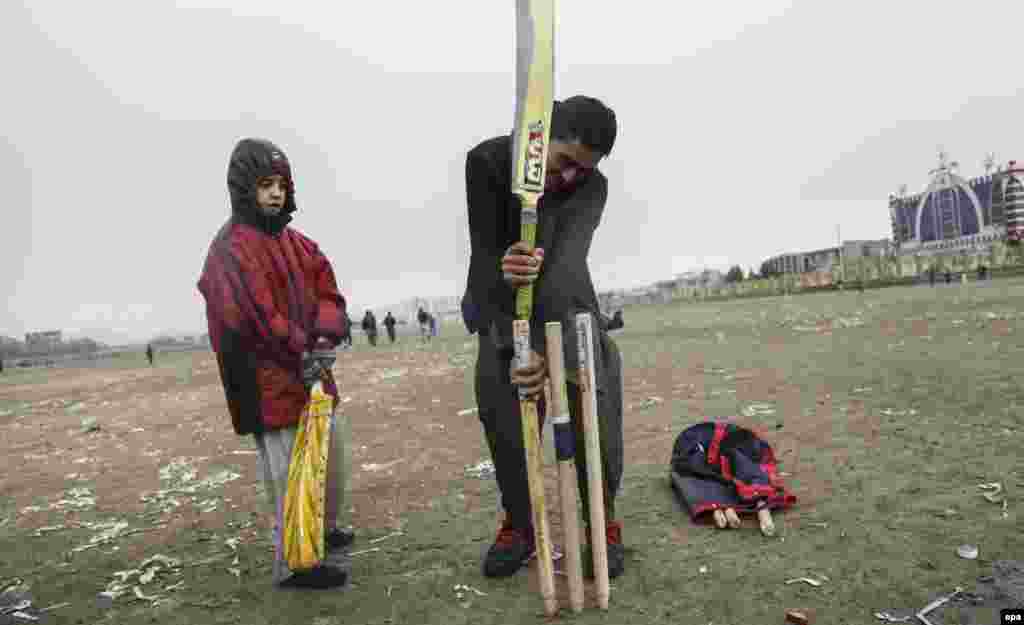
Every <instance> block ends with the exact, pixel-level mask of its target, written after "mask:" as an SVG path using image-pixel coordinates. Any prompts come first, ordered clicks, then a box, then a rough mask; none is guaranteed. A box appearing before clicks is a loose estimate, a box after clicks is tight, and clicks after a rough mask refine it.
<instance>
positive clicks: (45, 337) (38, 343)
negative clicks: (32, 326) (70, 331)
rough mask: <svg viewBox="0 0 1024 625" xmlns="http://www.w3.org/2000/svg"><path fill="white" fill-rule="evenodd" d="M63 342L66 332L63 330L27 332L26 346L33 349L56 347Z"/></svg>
mask: <svg viewBox="0 0 1024 625" xmlns="http://www.w3.org/2000/svg"><path fill="white" fill-rule="evenodd" d="M63 342H64V333H63V332H62V331H61V330H48V331H46V332H26V333H25V347H26V348H28V349H29V350H33V351H38V350H46V349H54V348H56V347H59V346H60V344H61V343H63Z"/></svg>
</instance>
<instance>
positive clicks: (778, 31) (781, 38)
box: [0, 0, 1024, 340]
mask: <svg viewBox="0 0 1024 625" xmlns="http://www.w3.org/2000/svg"><path fill="white" fill-rule="evenodd" d="M558 11H559V23H558V30H557V34H556V55H557V59H556V65H557V71H558V75H557V79H556V94H557V97H560V98H564V97H568V96H571V95H575V94H587V95H592V96H595V97H598V98H601V99H602V100H604V101H605V102H606V103H607V104H608V105H610V106H611V107H612V108H613V109H615V111H616V114H617V116H618V120H619V138H618V140H617V142H616V146H615V150H614V151H613V153H612V155H611V157H610V158H609V159H608V160H607V162H606V163H604V164H603V166H602V167H603V170H604V171H605V173H606V174H607V176H608V178H609V181H610V193H609V198H608V205H607V208H606V211H605V217H604V219H603V221H602V224H601V227H600V228H599V230H598V232H597V235H596V240H595V243H594V246H593V249H592V251H591V260H590V262H591V269H592V272H593V274H594V278H595V281H596V283H597V286H598V288H599V289H601V290H604V289H609V288H620V287H630V286H639V285H644V284H648V283H650V282H652V281H655V280H659V279H665V278H669V277H671V276H672V275H673V274H674V273H678V272H682V271H686V270H689V269H693V268H699V267H702V266H706V265H707V266H713V267H726V266H727V265H729V264H732V263H738V264H741V265H743V266H744V267H750V266H753V267H757V266H758V265H759V263H760V262H761V261H762V260H763V259H764V258H766V257H768V256H771V255H774V254H777V253H781V252H784V251H798V250H801V249H814V248H821V247H826V246H829V245H832V244H834V243H835V240H836V226H837V225H841V233H842V237H843V238H845V239H857V238H882V237H887V236H889V218H888V212H887V208H886V196H887V194H888V193H889V192H890V191H893V190H895V189H896V188H897V187H898V186H899V185H900V184H902V183H906V184H908V185H909V187H910V189H911V190H917V189H919V188H920V187H922V186H923V185H924V184H925V183H926V182H927V180H926V176H927V172H928V169H929V168H931V167H932V166H934V164H935V161H936V156H935V153H936V150H937V147H938V146H939V145H940V144H941V145H943V146H945V148H946V150H947V151H948V152H949V153H950V156H951V158H953V159H956V160H959V161H960V163H961V173H962V174H964V175H966V176H973V175H977V174H980V173H982V161H983V159H984V157H985V154H986V152H988V151H993V152H995V153H996V155H997V158H999V159H1000V160H1002V161H1005V160H1008V159H1010V158H1014V157H1017V158H1024V141H1022V136H1024V133H1022V130H1021V128H1022V127H1024V125H1022V123H1021V122H1022V120H1021V115H1022V112H1024V95H1022V92H1021V84H1022V80H1021V78H1020V77H1021V41H1022V40H1021V36H1020V32H1021V31H1020V25H1021V24H1024V3H1021V2H1019V1H1015V0H1005V1H998V2H997V1H983V0H979V1H977V2H973V3H970V4H967V3H952V2H938V3H937V2H925V1H910V0H895V1H891V0H890V1H884V2H883V1H881V0H877V1H875V0H867V1H864V2H857V3H853V2H847V1H840V0H808V1H801V2H781V1H777V0H750V1H748V0H733V1H730V2H721V3H690V2H655V1H654V0H640V1H638V2H634V3H623V2H617V3H612V2H606V1H603V0H559V8H558ZM0 23H2V24H3V25H4V27H3V32H4V36H3V37H2V38H0V55H2V58H3V59H4V61H3V68H4V71H3V79H2V82H0V85H2V87H0V89H2V93H3V97H2V98H0V114H2V115H0V119H2V124H3V133H2V136H0V167H2V171H3V175H2V176H0V180H2V185H3V193H2V195H0V197H2V199H3V202H4V205H5V206H4V208H5V211H4V216H5V218H4V227H3V237H2V241H3V243H2V247H0V287H2V289H3V291H4V293H5V295H6V297H7V306H6V308H5V309H4V310H3V311H0V334H6V335H13V336H19V337H20V336H21V335H22V333H24V332H26V331H33V330H45V329H64V330H65V331H68V332H71V333H84V334H86V335H90V336H94V337H97V338H100V339H101V340H144V339H147V338H150V337H151V336H152V335H153V334H155V333H157V332H162V331H168V332H200V331H204V329H205V320H204V316H203V303H202V299H201V297H200V296H199V294H198V292H197V290H196V288H195V284H196V280H197V279H198V276H199V272H200V270H201V268H202V263H203V260H204V257H205V254H206V250H207V247H208V244H209V241H210V239H211V237H212V236H213V235H214V233H215V232H216V231H217V229H218V228H219V227H220V225H221V224H222V223H223V221H224V220H225V218H226V217H227V215H228V213H229V204H228V195H227V189H226V182H225V175H226V168H227V159H228V156H229V154H230V151H231V149H232V147H233V146H234V144H235V142H236V141H237V140H238V139H240V138H242V137H244V136H262V137H267V138H269V139H271V140H273V141H274V142H276V143H278V144H279V145H280V146H281V147H282V148H284V150H285V151H286V153H287V154H288V156H289V158H290V159H291V161H292V166H293V169H294V172H295V176H296V183H297V186H298V189H297V198H296V199H297V202H298V206H299V212H298V213H297V214H296V219H295V221H294V222H293V224H294V225H295V226H296V227H297V228H298V229H300V230H302V231H304V232H306V233H308V234H310V235H311V236H312V237H313V238H314V239H315V240H316V241H318V242H319V243H320V245H321V247H322V248H323V249H324V250H325V251H326V253H327V254H328V256H329V257H330V258H331V260H332V262H333V264H334V267H335V271H336V273H337V275H338V279H339V282H340V285H341V289H342V291H343V293H344V294H345V296H346V297H347V298H348V300H349V302H350V306H351V308H352V309H353V311H354V312H357V313H361V312H362V310H363V309H364V308H365V307H367V306H383V305H387V304H390V303H395V302H398V301H400V300H402V299H405V298H408V297H412V296H417V295H422V296H429V295H458V294H461V292H462V288H463V285H464V281H465V275H466V269H467V265H468V259H469V246H468V235H467V231H466V217H465V214H466V207H465V189H464V180H463V167H464V158H465V153H466V151H467V150H468V149H469V148H471V147H472V146H473V145H475V144H476V143H477V142H479V141H481V140H483V139H486V138H489V137H492V136H495V135H498V134H503V133H507V132H508V131H509V130H510V127H511V124H512V116H513V109H514V105H515V103H514V100H513V97H514V74H513V72H514V45H515V42H514V4H513V2H511V1H510V0H504V1H502V2H481V1H479V0H449V1H448V2H440V3H437V2H435V3H423V2H413V1H411V0H407V1H405V2H367V3H326V2H321V1H300V0H290V1H289V2H280V0H275V1H273V2H264V1H257V0H246V1H245V2H241V1H238V2H226V1H223V2H170V1H167V0H147V1H146V2H112V1H104V0H97V1H96V2H91V3H80V2H71V1H68V0H60V1H57V0H31V1H30V2H26V3H24V5H21V3H19V2H14V1H10V0H9V1H7V2H3V3H0ZM378 316H382V315H380V314H379V315H378ZM108 330H109V331H112V332H108Z"/></svg>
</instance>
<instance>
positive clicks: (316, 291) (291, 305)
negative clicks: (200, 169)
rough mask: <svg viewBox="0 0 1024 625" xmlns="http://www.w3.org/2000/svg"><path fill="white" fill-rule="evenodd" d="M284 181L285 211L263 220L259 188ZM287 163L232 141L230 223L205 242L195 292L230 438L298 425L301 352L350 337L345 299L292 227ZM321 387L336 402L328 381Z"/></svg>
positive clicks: (263, 148)
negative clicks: (277, 178)
mask: <svg viewBox="0 0 1024 625" xmlns="http://www.w3.org/2000/svg"><path fill="white" fill-rule="evenodd" d="M272 174H279V175H282V176H284V178H285V179H286V180H287V185H288V191H287V198H286V200H285V206H284V209H283V210H282V211H281V213H280V214H279V215H277V216H274V217H267V216H264V215H263V214H262V213H261V212H260V211H259V209H258V207H257V205H256V182H257V180H259V178H261V177H264V176H268V175H272ZM294 188H295V187H294V181H293V179H292V175H291V168H290V166H289V164H288V160H287V157H286V156H285V155H284V153H283V152H282V151H281V150H280V149H279V148H278V147H276V146H275V145H273V144H272V143H270V142H268V141H263V140H258V139H244V140H242V141H240V142H239V143H238V145H237V146H236V147H235V150H234V152H233V153H232V155H231V162H230V164H229V166H228V190H229V193H230V196H231V217H230V218H229V219H228V221H227V223H225V224H224V226H223V227H222V228H221V229H220V231H219V232H218V233H217V235H216V237H215V238H214V240H213V242H212V243H211V245H210V249H209V252H208V254H207V257H206V263H205V265H204V266H203V273H202V276H201V277H200V279H199V283H198V287H199V291H200V293H202V295H203V297H204V299H205V300H206V317H207V323H208V325H209V331H210V343H211V347H212V348H213V351H214V352H215V353H216V355H217V364H218V367H219V369H220V376H221V382H222V383H223V386H224V393H225V396H226V398H227V403H228V409H229V411H230V413H231V421H232V425H233V426H234V429H235V432H236V433H238V434H250V433H257V432H262V431H264V430H268V429H276V428H282V427H287V426H291V425H295V424H296V423H298V420H299V416H300V415H301V413H302V410H303V408H304V407H305V405H306V403H307V402H308V400H309V390H308V389H307V388H306V387H305V385H304V384H303V383H302V377H301V370H302V353H303V352H304V351H308V350H309V349H311V347H312V346H313V344H314V343H315V342H316V341H317V340H318V339H319V338H321V337H323V338H326V339H328V340H329V341H330V342H331V343H332V344H333V345H337V344H338V343H339V342H340V341H341V337H342V336H343V335H345V333H346V330H347V328H346V326H347V320H348V317H347V315H346V314H345V298H344V297H343V296H342V295H341V293H340V292H339V290H338V286H337V282H336V280H335V277H334V270H333V268H332V267H331V263H330V261H328V260H327V257H326V256H324V254H323V253H322V252H321V251H320V249H319V247H318V246H317V244H316V243H314V242H313V241H312V240H311V239H309V238H308V237H306V236H304V235H303V234H301V233H299V232H298V231H297V230H295V229H294V228H291V227H289V226H288V223H289V222H290V221H291V219H292V217H291V214H292V213H293V212H295V210H296V206H295V194H294ZM326 387H327V388H326V390H327V391H328V392H329V393H331V394H333V395H335V396H336V395H337V389H336V387H335V384H334V380H333V377H331V376H330V375H328V379H327V384H326Z"/></svg>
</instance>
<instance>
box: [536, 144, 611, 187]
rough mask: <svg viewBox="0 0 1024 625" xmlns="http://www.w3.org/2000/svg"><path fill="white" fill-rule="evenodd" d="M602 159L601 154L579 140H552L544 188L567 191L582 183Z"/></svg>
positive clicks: (549, 147)
mask: <svg viewBox="0 0 1024 625" xmlns="http://www.w3.org/2000/svg"><path fill="white" fill-rule="evenodd" d="M600 160H601V154H599V153H598V152H595V151H594V150H591V149H590V148H588V147H587V146H585V145H583V144H582V143H580V142H579V141H573V142H567V141H560V140H558V139H554V140H552V141H551V144H550V145H549V146H548V169H547V178H546V180H545V182H544V190H545V191H551V192H558V191H567V190H569V189H572V188H574V187H576V186H578V185H580V184H582V183H583V181H584V180H586V178H587V175H588V174H590V172H591V171H593V170H594V169H595V168H596V167H597V164H598V162H600Z"/></svg>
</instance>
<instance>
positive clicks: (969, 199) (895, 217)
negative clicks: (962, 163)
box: [889, 152, 1024, 255]
mask: <svg viewBox="0 0 1024 625" xmlns="http://www.w3.org/2000/svg"><path fill="white" fill-rule="evenodd" d="M993 165H994V161H993V160H991V159H990V160H989V161H987V162H986V169H991V168H992V167H993ZM957 170H958V164H957V163H955V162H949V161H948V160H947V157H946V154H945V153H941V152H940V154H939V165H938V167H936V168H935V169H933V170H932V171H931V172H930V176H931V177H930V180H929V182H928V184H927V185H926V186H925V188H924V189H923V190H922V191H921V192H920V193H916V194H912V195H906V194H905V193H898V194H892V195H890V196H889V216H890V221H891V223H892V232H893V241H894V242H895V243H896V245H897V248H898V253H899V254H915V255H941V254H963V253H984V252H985V251H987V250H988V248H990V247H991V245H992V243H994V242H995V241H998V240H1001V239H1009V240H1017V241H1019V240H1020V239H1021V238H1022V236H1024V165H1018V164H1017V162H1016V161H1010V162H1009V163H1008V164H1007V165H1006V166H1004V167H1002V168H1001V169H998V170H996V171H995V172H992V173H986V174H985V175H983V176H979V177H976V178H971V179H967V178H964V177H962V176H960V175H959V174H958V173H957Z"/></svg>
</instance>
